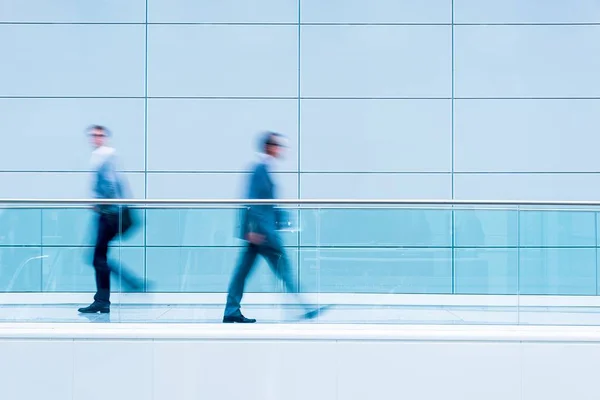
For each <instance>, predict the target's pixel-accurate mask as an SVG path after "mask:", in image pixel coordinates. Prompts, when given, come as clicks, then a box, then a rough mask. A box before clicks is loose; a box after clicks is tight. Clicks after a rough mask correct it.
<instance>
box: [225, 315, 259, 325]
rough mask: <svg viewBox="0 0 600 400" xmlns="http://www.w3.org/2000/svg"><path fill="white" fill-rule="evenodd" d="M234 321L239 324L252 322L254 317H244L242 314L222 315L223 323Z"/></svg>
mask: <svg viewBox="0 0 600 400" xmlns="http://www.w3.org/2000/svg"><path fill="white" fill-rule="evenodd" d="M234 322H237V323H239V324H253V323H255V322H256V320H255V319H254V318H246V317H244V316H243V315H242V314H240V315H234V316H225V317H223V323H225V324H233V323H234Z"/></svg>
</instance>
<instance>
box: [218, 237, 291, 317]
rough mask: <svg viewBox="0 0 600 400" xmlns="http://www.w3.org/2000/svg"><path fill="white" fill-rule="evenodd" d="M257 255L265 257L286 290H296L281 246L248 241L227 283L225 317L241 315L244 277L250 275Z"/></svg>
mask: <svg viewBox="0 0 600 400" xmlns="http://www.w3.org/2000/svg"><path fill="white" fill-rule="evenodd" d="M259 255H261V256H263V257H265V259H266V260H267V263H268V264H269V266H270V267H271V269H272V270H273V272H274V273H275V275H277V277H278V278H279V279H281V280H282V281H283V283H284V285H285V289H286V291H287V292H290V293H296V292H297V288H296V284H295V283H294V280H293V279H292V274H291V267H290V262H289V260H288V258H287V255H286V254H285V250H284V249H283V246H281V245H280V244H269V243H265V244H262V245H255V244H252V243H248V244H247V245H246V248H245V249H244V250H243V253H242V256H241V259H240V262H239V264H238V266H237V268H236V270H235V272H234V273H233V276H232V277H231V282H230V283H229V290H228V293H227V305H226V306H225V316H226V317H232V316H238V315H241V311H240V302H241V301H242V296H243V295H244V286H245V285H246V279H248V277H249V276H250V273H251V272H252V270H253V268H254V264H255V263H256V257H257V256H259Z"/></svg>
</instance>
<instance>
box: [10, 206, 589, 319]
mask: <svg viewBox="0 0 600 400" xmlns="http://www.w3.org/2000/svg"><path fill="white" fill-rule="evenodd" d="M255 202H256V201H255ZM123 203H126V204H127V205H128V206H129V207H130V208H132V209H134V210H135V215H136V216H137V217H138V224H137V225H136V227H135V228H134V231H133V232H132V233H131V234H130V235H129V236H127V237H126V238H125V239H116V240H115V241H114V242H113V243H112V246H111V252H110V258H111V259H112V260H113V262H114V263H115V265H117V266H118V268H119V269H123V270H127V271H129V272H130V273H131V274H133V275H135V276H139V277H141V278H143V285H142V287H141V288H139V289H138V290H135V292H139V293H131V294H127V292H128V290H127V289H125V285H123V282H122V281H121V280H120V279H114V280H113V283H112V292H113V299H115V300H113V310H115V309H118V310H121V311H122V312H125V311H126V310H129V311H127V312H133V311H132V310H134V309H136V310H138V311H139V310H143V309H144V306H148V309H153V310H155V311H156V313H157V315H158V314H160V313H161V312H162V311H164V315H165V316H166V315H168V314H169V313H171V315H182V316H183V315H184V314H185V312H188V314H186V315H188V317H189V318H188V317H186V318H187V319H186V318H184V317H181V318H183V320H185V321H188V322H189V321H191V320H196V319H197V320H200V321H204V320H206V321H209V320H210V321H216V320H218V319H219V318H220V317H219V315H220V313H221V311H222V306H223V304H224V302H225V293H226V291H227V287H228V283H229V280H230V278H231V274H232V273H233V270H234V268H235V267H236V264H237V263H238V259H239V257H240V253H241V251H242V249H243V246H244V242H243V241H241V240H240V239H237V238H236V236H237V232H238V231H239V225H240V218H239V215H240V212H241V211H242V210H243V209H244V208H245V207H246V206H247V205H248V204H249V203H251V201H247V200H239V201H235V200H197V201H193V200H179V201H177V200H173V201H169V200H139V201H133V200H127V201H120V204H123ZM262 203H264V202H262ZM92 204H93V201H91V200H62V201H61V200H56V201H52V200H43V201H42V200H29V201H28V200H0V207H1V208H0V304H4V306H3V307H2V312H3V314H1V315H0V321H2V320H6V318H9V317H11V316H14V315H15V312H17V310H20V309H21V308H19V307H25V306H24V305H26V304H27V305H29V306H33V305H39V306H40V307H41V306H44V307H50V306H52V305H56V306H57V307H63V308H64V310H65V315H66V314H68V313H69V312H70V311H67V310H71V309H72V308H73V304H75V305H76V304H83V302H86V301H88V300H89V301H90V302H91V297H92V293H93V292H94V291H95V287H96V286H95V285H96V283H95V278H94V269H93V267H92V266H91V260H92V253H93V245H94V239H95V238H94V235H95V230H94V217H95V213H94V212H93V211H92V210H91V206H92ZM278 205H279V207H280V208H282V209H284V210H286V211H287V213H286V214H287V215H288V216H289V222H290V223H289V225H288V226H284V227H282V229H281V230H280V235H281V238H282V241H283V243H284V246H285V249H286V251H287V254H288V256H289V259H290V262H291V268H292V279H293V280H294V282H295V283H296V285H297V287H298V291H299V292H300V293H301V294H303V295H305V298H306V299H307V301H309V302H312V303H314V304H317V305H320V304H328V305H331V306H333V307H332V309H331V311H330V312H329V315H330V316H329V317H327V315H323V316H322V318H321V317H320V318H319V320H320V321H327V320H328V318H329V321H330V322H364V321H370V322H419V323H422V322H431V323H536V321H538V320H539V321H546V320H547V318H548V315H549V314H548V313H545V314H543V317H540V315H542V314H537V315H536V316H533V317H531V319H530V320H529V319H527V318H526V316H527V315H526V312H532V313H533V312H538V313H540V312H541V311H539V310H541V309H545V310H547V309H553V307H554V308H555V309H556V310H559V309H560V310H562V309H563V308H564V307H576V308H575V309H572V308H570V309H568V310H567V311H568V313H567V311H564V313H563V312H562V311H561V315H560V317H557V318H558V319H559V320H561V321H562V320H565V321H566V320H568V321H571V322H572V320H573V315H574V314H573V311H574V310H577V313H581V312H587V314H586V316H585V317H584V318H582V320H581V321H582V323H585V324H590V323H592V324H595V323H596V316H595V314H594V313H591V311H594V310H595V309H596V308H595V307H596V306H600V297H596V296H597V295H598V286H599V281H598V268H599V260H598V247H599V237H598V218H599V213H598V210H600V204H598V205H596V204H594V203H589V202H588V203H586V202H583V203H569V202H520V203H519V202H493V201H491V202H490V201H487V202H486V201H476V202H469V201H393V200H389V201H388V200H354V201H352V200H327V201H316V200H288V201H278ZM258 264H259V265H257V266H256V268H255V272H254V274H253V276H252V277H251V278H250V279H249V280H248V283H247V285H246V293H247V295H246V296H245V297H244V301H248V304H251V305H252V306H251V307H255V309H256V310H257V312H259V313H262V314H265V315H268V316H267V317H265V318H263V319H266V320H268V321H281V320H285V318H283V317H281V314H282V312H283V311H285V310H286V309H288V308H294V307H297V304H295V303H294V301H295V300H293V299H294V298H292V297H286V296H287V294H286V293H284V292H285V290H284V287H283V285H282V284H281V282H279V281H278V280H277V279H276V278H275V276H274V274H273V273H272V271H271V270H270V269H269V267H268V266H267V265H266V263H265V261H264V260H260V261H259V263H258ZM122 292H125V294H124V293H122ZM115 296H116V297H115ZM596 299H598V300H596ZM167 305H170V306H172V307H174V308H173V309H170V308H169V309H165V308H164V307H167ZM200 306H203V307H204V308H202V310H201V311H199V310H200V308H198V307H200ZM161 307H162V308H161ZM407 307H408V308H407ZM410 307H412V308H410ZM449 307H450V308H449ZM515 307H516V308H515ZM333 308H335V310H333ZM124 310H125V311H124ZM185 310H187V311H185ZM282 310H283V311H282ZM536 310H538V311H536ZM586 310H587V311H586ZM590 310H591V311H590ZM11 311H13V313H12V314H11ZM588 311H590V312H588ZM557 312H558V311H557ZM112 314H113V316H114V314H115V312H114V311H113V312H112ZM27 315H29V316H31V317H32V318H33V315H31V312H30V310H29V311H28V312H27ZM61 315H62V314H61ZM69 315H71V314H69ZM123 315H125V314H123ZM336 315H337V317H335V316H336ZM344 315H345V316H346V317H343V316H344ZM377 315H380V317H377ZM556 315H558V314H556ZM598 315H599V316H600V313H598ZM194 316H195V317H194ZM73 317H74V318H75V317H76V313H73ZM15 318H16V319H19V318H17V317H15ZM336 318H337V319H336ZM377 318H379V320H378V319H377ZM561 318H562V319H561ZM33 319H34V320H35V318H33ZM554 323H560V321H558V322H557V321H554ZM598 324H600V318H598Z"/></svg>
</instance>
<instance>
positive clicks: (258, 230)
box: [223, 132, 322, 323]
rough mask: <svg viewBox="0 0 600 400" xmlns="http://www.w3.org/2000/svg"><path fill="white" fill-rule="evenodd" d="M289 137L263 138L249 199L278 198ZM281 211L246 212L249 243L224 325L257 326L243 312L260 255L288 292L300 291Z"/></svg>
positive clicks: (267, 207) (309, 313)
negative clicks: (278, 164) (281, 229)
mask: <svg viewBox="0 0 600 400" xmlns="http://www.w3.org/2000/svg"><path fill="white" fill-rule="evenodd" d="M284 142H285V138H284V137H283V135H281V134H279V133H275V132H266V133H265V134H264V136H263V137H262V139H261V143H260V151H261V160H260V161H259V162H258V163H257V164H256V165H255V166H254V169H253V171H252V174H251V175H250V182H249V188H248V198H249V199H259V200H273V199H276V195H275V184H274V183H273V180H272V174H271V170H272V166H273V163H275V161H276V160H277V159H278V158H281V157H282V156H283V150H284V148H285V146H284ZM278 215H279V213H278V210H277V208H276V207H275V205H274V204H252V205H250V206H248V207H247V208H246V210H245V212H244V215H243V218H242V226H241V239H243V240H245V241H246V246H245V248H244V250H243V254H242V256H241V260H240V262H239V265H238V266H237V268H236V270H235V272H234V274H233V276H232V278H231V283H230V284H229V291H228V294H227V305H226V307H225V315H224V317H223V322H225V323H233V322H239V323H253V322H256V320H255V319H253V318H246V317H244V315H242V312H241V311H240V302H241V300H242V296H243V295H244V286H245V283H246V279H247V277H248V275H249V274H250V272H251V270H252V268H253V267H254V264H255V261H256V258H257V256H259V255H261V256H263V257H265V259H266V260H267V262H268V264H269V266H270V267H271V269H272V270H273V272H274V273H275V274H276V275H277V276H278V277H279V278H280V279H281V280H282V281H283V283H284V284H285V288H286V290H287V292H290V293H296V294H297V292H298V290H297V288H296V284H295V282H294V280H293V278H292V274H291V268H290V263H289V260H288V258H287V255H286V253H285V249H284V248H283V243H282V239H281V236H280V235H279V233H278V232H277V223H278ZM320 311H322V309H316V310H308V309H307V310H306V313H305V314H304V318H315V317H317V316H318V315H319V312H320Z"/></svg>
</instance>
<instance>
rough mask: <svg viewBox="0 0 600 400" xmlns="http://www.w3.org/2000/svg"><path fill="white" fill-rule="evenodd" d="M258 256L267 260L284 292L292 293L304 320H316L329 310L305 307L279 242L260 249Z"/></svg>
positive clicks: (326, 307)
mask: <svg viewBox="0 0 600 400" xmlns="http://www.w3.org/2000/svg"><path fill="white" fill-rule="evenodd" d="M260 254H261V255H262V256H263V257H265V258H266V259H267V262H268V263H269V266H270V267H271V269H272V270H273V272H274V273H275V275H277V277H278V278H279V279H281V280H282V281H283V284H284V285H285V289H286V292H288V293H292V294H293V295H294V296H295V297H296V299H297V301H298V304H300V305H301V306H302V307H303V308H304V310H305V314H304V315H303V318H304V319H313V318H316V317H318V316H319V314H320V313H321V312H323V311H325V310H326V309H328V308H329V306H325V307H320V308H316V309H315V308H310V307H309V306H308V305H307V303H306V300H305V299H303V298H302V296H301V295H300V293H299V292H298V287H297V286H296V282H295V281H294V279H293V276H292V268H291V265H290V262H289V259H288V257H287V255H286V253H285V249H284V248H283V246H282V245H280V244H279V242H277V243H276V244H274V245H273V244H271V245H270V246H264V247H261V249H260Z"/></svg>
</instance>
